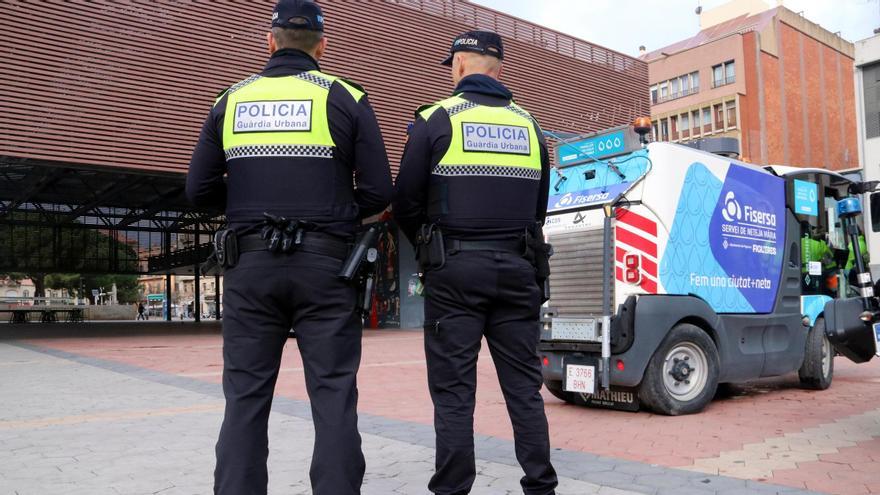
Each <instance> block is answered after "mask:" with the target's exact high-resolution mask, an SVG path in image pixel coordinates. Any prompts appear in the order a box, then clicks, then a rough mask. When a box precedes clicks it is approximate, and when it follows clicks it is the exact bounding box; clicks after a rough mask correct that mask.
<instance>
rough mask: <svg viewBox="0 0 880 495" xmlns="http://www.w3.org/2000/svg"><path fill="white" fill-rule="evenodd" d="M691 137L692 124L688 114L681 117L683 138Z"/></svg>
mask: <svg viewBox="0 0 880 495" xmlns="http://www.w3.org/2000/svg"><path fill="white" fill-rule="evenodd" d="M690 135H691V123H690V119H689V118H688V114H687V113H684V114H682V115H681V137H682V138H687V137H690Z"/></svg>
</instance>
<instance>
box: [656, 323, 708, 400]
mask: <svg viewBox="0 0 880 495" xmlns="http://www.w3.org/2000/svg"><path fill="white" fill-rule="evenodd" d="M719 368H720V360H719V358H718V348H717V347H716V346H715V342H713V341H712V339H711V338H710V337H709V336H708V335H707V334H706V332H704V331H703V330H702V329H701V328H699V327H697V326H695V325H691V324H687V323H682V324H680V325H677V326H676V327H675V328H673V329H672V330H671V331H670V332H669V334H668V335H667V336H666V338H665V339H663V342H662V343H661V344H660V347H658V348H657V350H656V351H655V352H654V356H653V357H651V361H649V362H648V369H647V370H646V371H645V377H644V378H643V379H642V384H641V387H640V389H639V397H640V398H641V400H642V403H643V404H645V405H647V406H649V407H650V408H651V409H653V410H654V411H655V412H657V413H660V414H668V415H670V416H678V415H681V414H693V413H697V412H700V411H702V410H703V408H704V407H706V405H707V404H708V403H709V402H710V401H711V400H712V397H714V396H715V390H716V389H717V388H718V374H719Z"/></svg>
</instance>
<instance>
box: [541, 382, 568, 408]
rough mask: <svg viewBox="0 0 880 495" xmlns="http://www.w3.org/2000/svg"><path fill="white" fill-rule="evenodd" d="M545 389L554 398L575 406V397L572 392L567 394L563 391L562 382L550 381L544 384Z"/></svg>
mask: <svg viewBox="0 0 880 495" xmlns="http://www.w3.org/2000/svg"><path fill="white" fill-rule="evenodd" d="M544 387H545V388H546V389H547V391H548V392H550V393H551V394H552V395H553V397H556V398H557V399H559V400H564V401H565V402H568V403H569V404H574V395H575V394H573V393H571V392H566V391H564V390H562V382H561V381H549V382H544Z"/></svg>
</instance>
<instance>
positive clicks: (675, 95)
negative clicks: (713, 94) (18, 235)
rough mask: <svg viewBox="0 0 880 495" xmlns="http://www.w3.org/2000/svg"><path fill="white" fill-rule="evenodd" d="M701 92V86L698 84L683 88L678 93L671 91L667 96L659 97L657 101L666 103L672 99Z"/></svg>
mask: <svg viewBox="0 0 880 495" xmlns="http://www.w3.org/2000/svg"><path fill="white" fill-rule="evenodd" d="M699 92H700V87H699V86H696V87H693V88H688V89H683V90H681V91H678V92H676V93H669V94H667V95H666V96H659V97H657V101H656V102H655V103H664V102H667V101H671V100H677V99H679V98H684V97H685V96H690V95H694V94H697V93H699Z"/></svg>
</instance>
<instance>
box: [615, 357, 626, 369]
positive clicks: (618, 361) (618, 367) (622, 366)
mask: <svg viewBox="0 0 880 495" xmlns="http://www.w3.org/2000/svg"><path fill="white" fill-rule="evenodd" d="M617 369H618V371H623V370H625V369H626V365H624V364H623V360H622V359H618V360H617Z"/></svg>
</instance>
